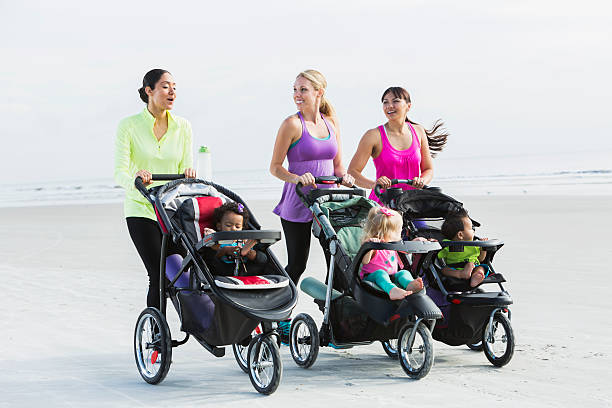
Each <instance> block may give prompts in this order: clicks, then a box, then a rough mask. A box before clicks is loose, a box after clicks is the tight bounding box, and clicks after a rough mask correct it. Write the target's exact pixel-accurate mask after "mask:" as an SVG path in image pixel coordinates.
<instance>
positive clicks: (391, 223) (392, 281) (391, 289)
mask: <svg viewBox="0 0 612 408" xmlns="http://www.w3.org/2000/svg"><path fill="white" fill-rule="evenodd" d="M401 240H402V216H401V215H400V214H399V213H398V212H397V211H394V210H391V209H389V208H386V207H374V208H372V209H371V210H370V212H369V213H368V219H367V221H366V225H365V227H364V236H363V239H362V242H394V241H401ZM361 263H362V267H361V271H360V272H359V276H360V278H361V279H362V280H366V281H369V282H374V283H376V284H377V285H378V286H380V288H381V289H382V290H384V291H385V292H386V293H387V294H388V295H389V298H390V299H391V300H400V299H403V298H405V297H406V296H408V295H411V294H412V293H414V292H418V291H420V290H421V289H423V280H422V279H421V278H417V279H413V278H412V274H411V273H410V272H409V271H407V270H405V269H401V270H398V269H399V267H400V266H401V267H402V268H403V265H402V261H401V260H400V259H399V256H398V254H397V251H394V250H388V249H378V250H375V249H373V250H371V251H368V252H367V253H366V254H365V255H364V256H363V258H362V259H361Z"/></svg>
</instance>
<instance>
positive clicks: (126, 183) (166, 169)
mask: <svg viewBox="0 0 612 408" xmlns="http://www.w3.org/2000/svg"><path fill="white" fill-rule="evenodd" d="M138 93H139V94H140V99H142V101H143V102H144V103H146V104H147V106H146V107H145V108H144V109H143V111H142V112H140V113H138V114H136V115H133V116H129V117H127V118H125V119H123V120H122V121H121V122H119V127H118V129H117V139H116V142H115V181H116V182H117V183H118V184H119V185H120V186H121V187H123V188H125V190H126V193H125V204H124V212H125V218H126V222H127V227H128V231H129V233H130V237H131V238H132V241H133V242H134V246H135V247H136V250H137V251H138V254H139V255H140V257H141V259H142V262H143V263H144V265H145V268H146V269H147V273H148V275H149V293H148V295H147V306H153V307H157V308H159V261H160V252H161V231H160V229H159V227H158V225H157V221H156V217H155V212H154V211H153V208H152V207H151V205H150V204H149V202H148V201H147V200H146V199H145V198H144V197H143V196H142V195H141V194H140V193H139V192H138V190H136V188H135V187H134V180H135V178H136V177H137V176H140V177H141V178H142V181H143V182H144V184H145V185H149V184H151V174H155V173H163V174H185V176H187V177H195V176H196V174H195V170H194V169H193V168H192V167H193V142H192V136H191V125H190V123H189V122H188V121H187V120H185V119H183V118H180V117H178V116H175V115H172V114H170V110H171V109H172V108H173V106H174V101H175V100H176V84H175V82H174V78H173V77H172V75H171V74H170V73H169V72H168V71H166V70H163V69H153V70H151V71H149V72H147V73H146V75H145V76H144V78H143V80H142V88H140V89H139V90H138ZM160 184H161V183H160ZM169 252H170V253H180V252H181V250H180V249H179V248H178V247H175V246H173V245H172V244H171V245H170V248H169Z"/></svg>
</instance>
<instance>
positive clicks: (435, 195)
mask: <svg viewBox="0 0 612 408" xmlns="http://www.w3.org/2000/svg"><path fill="white" fill-rule="evenodd" d="M391 183H392V185H395V184H398V183H405V184H412V180H409V179H408V180H398V179H394V180H391ZM374 191H375V194H376V196H377V197H378V198H379V199H380V200H381V202H382V203H384V204H386V205H388V206H389V207H390V208H393V209H395V210H397V211H399V212H400V213H401V214H402V217H403V222H404V232H405V238H404V239H408V240H410V239H413V238H415V237H424V238H433V239H436V240H438V241H439V242H440V245H441V246H442V247H449V251H451V252H461V251H463V249H464V247H465V246H468V245H466V242H465V241H443V239H444V237H443V235H442V233H441V231H440V226H441V224H442V222H443V221H444V218H445V217H447V216H448V215H450V214H453V213H457V212H459V211H461V210H463V208H464V207H463V204H462V203H461V202H459V201H457V200H455V199H454V198H452V197H450V196H448V195H445V194H443V193H442V192H441V190H440V188H438V187H429V186H425V187H424V188H423V189H415V190H402V189H400V188H394V187H391V188H388V189H386V190H384V191H383V190H382V189H381V186H379V185H377V186H376V187H375V190H374ZM472 224H473V225H474V227H479V226H480V223H478V222H477V221H475V220H472ZM475 238H476V240H474V241H471V242H470V243H469V246H478V247H480V248H481V249H482V250H486V252H487V255H486V258H485V260H484V261H483V262H482V263H483V264H486V265H487V266H488V267H489V274H488V275H487V277H486V278H485V279H484V280H483V281H482V283H481V284H480V285H478V286H477V287H476V288H472V287H470V286H469V283H468V281H466V280H463V279H457V278H453V277H448V276H444V275H443V274H442V272H441V271H442V268H444V267H445V266H446V265H445V263H444V261H443V260H441V259H439V258H438V257H437V252H438V251H435V253H436V256H434V257H420V258H419V259H418V260H416V262H414V263H413V265H412V273H413V275H414V276H415V277H416V276H422V277H423V282H424V283H425V287H426V288H427V295H429V296H430V297H431V298H432V299H433V300H434V302H435V303H436V304H437V305H438V306H439V307H440V309H441V310H442V313H443V319H442V320H441V321H438V323H436V326H435V328H434V330H433V332H432V335H433V338H434V339H436V340H438V341H441V342H443V343H445V344H448V345H451V346H458V345H462V344H465V345H467V346H468V347H469V348H470V349H472V350H475V351H481V350H484V354H485V356H486V357H487V359H488V360H489V361H490V362H491V364H493V365H495V366H497V367H502V366H504V365H506V364H508V362H509V361H510V360H511V359H512V356H513V354H514V331H513V329H512V326H511V324H510V319H511V311H510V308H509V306H510V305H511V304H512V303H513V300H512V297H511V296H510V294H509V293H508V291H506V290H505V289H504V286H503V285H502V283H504V282H506V280H505V279H504V277H503V275H502V274H501V273H496V272H495V269H494V266H493V257H494V256H495V254H496V253H497V251H499V249H500V248H501V247H502V246H503V245H504V243H503V242H502V241H501V240H499V239H491V240H487V241H481V240H478V237H475ZM415 258H416V257H415ZM493 285H497V290H492V291H485V287H486V288H487V289H489V288H491V286H493Z"/></svg>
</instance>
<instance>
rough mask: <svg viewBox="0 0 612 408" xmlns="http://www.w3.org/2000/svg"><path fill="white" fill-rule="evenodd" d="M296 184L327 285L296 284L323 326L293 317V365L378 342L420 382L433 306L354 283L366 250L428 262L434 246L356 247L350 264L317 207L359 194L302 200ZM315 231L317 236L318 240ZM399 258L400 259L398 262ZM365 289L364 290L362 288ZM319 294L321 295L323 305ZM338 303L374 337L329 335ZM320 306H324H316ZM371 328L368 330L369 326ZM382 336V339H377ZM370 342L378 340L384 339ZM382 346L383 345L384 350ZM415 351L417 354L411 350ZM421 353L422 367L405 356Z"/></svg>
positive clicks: (429, 358)
mask: <svg viewBox="0 0 612 408" xmlns="http://www.w3.org/2000/svg"><path fill="white" fill-rule="evenodd" d="M341 181H342V179H341V178H338V177H317V178H316V180H315V182H316V183H317V184H335V183H341ZM301 188H302V186H301V184H298V185H297V187H296V192H297V194H298V196H300V198H301V199H302V200H303V202H304V204H305V205H307V206H308V207H309V208H310V210H311V211H312V213H313V217H314V220H315V222H316V224H313V233H314V234H315V236H318V237H319V239H320V241H322V245H323V247H324V249H325V245H324V244H323V242H328V247H329V259H328V272H327V278H326V280H327V284H323V283H322V282H320V281H318V280H316V279H315V278H311V277H308V278H305V279H304V280H303V281H302V284H301V289H302V291H304V292H306V293H307V294H309V295H311V296H312V297H314V298H315V302H316V303H317V304H319V307H320V309H321V310H322V312H323V323H322V325H321V329H320V330H317V329H316V324H315V323H314V320H313V319H312V318H311V317H310V316H308V315H307V314H300V315H298V316H296V318H295V319H294V320H293V322H292V325H291V335H290V347H291V353H292V356H293V358H294V361H295V362H296V363H297V364H298V365H299V366H301V367H303V368H308V367H310V366H311V365H312V364H313V363H314V360H315V359H316V355H317V354H318V347H320V346H327V345H329V346H331V347H334V348H350V347H353V346H358V345H365V344H371V343H372V342H373V341H376V340H380V341H381V342H382V343H383V348H384V349H385V351H386V352H387V354H389V355H390V356H391V357H392V358H398V356H399V357H400V363H401V365H402V368H403V369H404V371H405V372H406V373H407V374H408V375H409V376H410V377H412V378H415V379H418V378H422V377H424V376H425V375H427V373H428V372H429V369H430V368H431V365H432V364H433V348H432V346H431V344H430V343H428V341H429V338H430V331H431V330H433V327H434V325H435V321H436V319H437V318H438V317H440V316H441V314H440V311H439V309H438V308H437V306H435V305H434V304H433V302H432V301H431V300H430V299H429V298H428V297H427V296H425V294H424V291H421V292H418V293H416V294H413V295H411V296H408V297H407V298H406V299H404V300H403V301H392V300H390V299H389V298H388V295H387V294H386V293H384V292H382V290H380V289H379V288H378V289H376V287H375V285H373V284H371V283H370V282H367V281H362V282H360V280H358V278H357V274H358V272H359V269H360V265H361V259H362V257H363V256H364V255H365V254H366V253H367V252H368V251H370V250H373V249H374V250H381V249H391V250H396V251H401V252H410V253H422V254H424V256H430V255H428V253H430V252H431V250H432V249H439V248H440V246H439V245H438V243H432V242H395V243H376V242H368V243H364V244H363V245H361V247H360V249H359V250H358V252H357V254H356V255H355V256H354V257H353V259H350V257H349V255H348V254H347V253H346V252H345V250H344V248H343V246H342V243H341V242H340V239H339V237H338V235H337V234H336V231H335V229H334V227H333V226H332V224H331V222H330V220H329V219H328V217H327V216H326V215H325V213H324V211H323V210H322V209H321V207H320V202H322V201H325V200H333V199H334V198H336V199H340V200H342V199H349V198H352V197H358V196H361V197H363V196H364V192H363V190H361V189H356V188H351V189H333V190H332V189H313V190H312V191H310V192H309V193H308V194H304V193H303V192H302V190H301ZM315 230H318V231H317V232H318V235H317V232H315ZM404 258H405V257H404ZM337 268H340V275H341V279H340V280H342V279H344V285H343V286H344V287H343V288H342V292H340V291H338V290H336V289H334V287H333V286H334V283H335V282H336V274H337V272H338V271H337ZM362 284H363V285H367V288H364V287H362ZM322 293H325V295H324V299H321V298H322V296H321V295H322ZM341 298H344V299H345V300H346V301H350V302H353V303H354V304H356V305H358V307H359V310H360V312H359V313H360V314H361V315H363V316H367V317H365V318H366V319H368V321H369V322H371V323H370V326H368V327H378V328H379V329H378V330H379V334H371V335H370V336H369V337H368V336H365V338H359V337H357V338H356V339H355V340H351V339H350V338H348V339H345V341H338V340H339V339H338V338H337V337H336V335H335V334H334V329H333V326H334V325H333V324H332V320H333V319H332V317H333V308H332V302H333V301H339V300H340V299H341ZM322 300H324V302H321V301H322ZM372 325H373V326H372ZM302 326H306V327H307V329H308V333H307V334H305V335H304V334H302V335H300V333H298V332H299V331H300V329H301V327H302ZM382 333H384V334H382ZM376 336H383V337H385V338H384V339H381V338H377V337H376ZM417 336H419V340H420V341H422V343H424V344H422V345H421V346H418V347H416V346H415V347H416V348H415V349H413V346H414V341H415V339H416V338H417ZM390 338H393V339H395V338H399V339H400V340H399V341H398V343H399V344H403V349H402V350H401V351H400V352H397V351H395V352H394V351H393V350H394V349H393V347H391V346H389V344H388V343H389V339H390ZM385 343H387V345H386V346H385ZM304 345H307V346H309V347H307V348H309V350H308V352H307V353H305V354H304V353H302V352H301V347H302V346H304ZM417 349H418V350H417ZM413 351H414V352H415V353H424V354H426V355H425V356H424V358H423V362H422V364H413V363H414V361H411V360H414V358H413V357H414V356H413V355H411V353H413Z"/></svg>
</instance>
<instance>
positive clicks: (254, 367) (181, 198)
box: [134, 174, 297, 394]
mask: <svg viewBox="0 0 612 408" xmlns="http://www.w3.org/2000/svg"><path fill="white" fill-rule="evenodd" d="M153 179H154V180H156V181H157V180H174V181H171V182H169V183H167V184H164V185H162V186H158V187H154V188H151V189H149V190H147V188H146V187H145V186H144V185H143V183H142V179H141V178H140V177H138V178H136V181H135V185H136V188H137V189H138V190H139V191H140V192H141V193H142V195H144V196H145V197H146V198H147V200H148V201H149V202H150V203H151V205H153V207H154V209H155V214H156V215H157V221H158V224H159V227H160V229H161V230H162V234H163V235H162V236H163V238H162V246H161V261H160V276H159V279H160V293H159V296H160V305H161V308H160V309H161V310H158V309H156V308H153V307H148V308H146V309H145V310H144V311H143V312H142V313H141V314H140V316H139V317H138V321H137V323H136V329H135V331H134V356H135V358H136V365H137V366H138V371H139V372H140V375H141V376H142V378H143V379H144V380H145V381H146V382H148V383H150V384H157V383H159V382H161V381H162V380H163V379H164V378H165V376H166V374H167V373H168V370H169V369H170V364H171V360H172V348H173V347H177V346H180V345H182V344H185V343H186V342H187V340H188V339H189V337H190V336H192V337H194V338H195V339H196V340H197V341H198V342H199V343H200V344H201V345H202V346H203V347H204V348H205V349H207V350H208V351H209V352H211V353H212V354H213V355H214V356H216V357H222V356H223V355H224V354H225V348H224V347H223V346H226V345H230V344H231V345H232V347H233V349H234V354H235V357H236V360H237V361H238V364H239V365H240V367H241V368H242V369H243V370H244V371H246V372H248V374H249V377H250V380H251V383H252V384H253V386H254V387H255V389H256V390H257V391H259V392H260V393H263V394H271V393H273V392H274V391H275V390H276V388H277V387H278V384H279V382H280V379H281V375H282V363H281V358H280V354H279V349H278V334H277V332H276V323H275V322H277V321H279V320H282V319H286V318H288V317H289V316H290V315H291V311H292V309H293V308H294V307H295V304H296V302H297V290H296V287H295V285H294V284H293V283H292V282H291V280H290V279H289V277H288V276H287V274H286V272H285V270H284V269H283V268H282V267H281V266H280V264H279V262H278V260H277V259H276V257H275V256H274V254H273V253H272V251H271V250H270V248H269V247H270V245H271V244H273V243H275V242H277V241H278V240H279V239H280V231H264V230H260V226H259V224H258V223H257V221H256V220H255V217H254V216H251V217H250V220H249V225H248V226H245V230H242V231H220V232H215V233H214V234H210V235H206V236H203V235H204V234H203V231H204V228H207V227H208V228H214V226H213V225H212V213H213V211H214V209H215V208H216V207H218V206H220V205H221V204H222V203H223V202H227V201H230V200H231V201H234V202H237V203H240V204H242V205H244V207H245V208H246V207H247V206H246V203H245V202H244V201H243V200H242V199H241V198H240V197H238V195H236V194H234V193H233V192H231V191H230V190H227V189H226V188H224V187H222V186H220V185H217V184H215V183H213V182H208V181H203V180H198V179H185V178H184V176H182V175H167V174H159V175H153ZM249 212H250V211H249ZM170 239H172V240H173V241H174V242H175V243H176V244H177V245H178V246H180V247H181V248H183V249H184V252H185V257H184V259H181V258H180V256H178V261H177V259H176V258H175V257H177V255H171V256H168V255H167V251H168V245H169V242H170ZM241 240H256V241H257V245H256V248H258V250H260V251H263V252H264V253H265V254H266V255H267V260H266V262H265V264H263V265H261V267H260V268H259V269H257V270H255V271H253V270H251V271H247V270H246V268H241V267H240V266H241V265H240V263H241V262H242V260H241V258H240V257H236V258H235V263H236V268H235V273H234V275H235V276H219V275H218V274H216V273H215V272H216V271H215V269H214V268H213V267H212V266H211V264H210V262H207V260H206V259H207V258H206V253H207V251H212V250H211V249H210V247H211V246H213V245H215V244H230V245H231V244H233V243H235V242H236V241H241ZM171 261H174V262H171ZM166 265H168V268H166ZM173 265H174V266H173ZM258 266H259V265H258ZM253 275H256V276H253ZM167 297H169V298H170V300H171V301H172V304H173V305H174V307H175V309H176V311H177V313H178V316H179V319H180V322H181V330H182V331H183V332H185V337H184V338H183V339H182V340H174V339H172V337H171V334H170V329H169V328H168V324H167V322H166V298H167ZM255 329H257V331H258V333H256V334H255V333H254V330H255ZM252 333H254V334H255V335H253V336H252ZM245 351H246V352H245Z"/></svg>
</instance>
